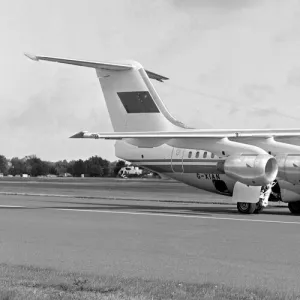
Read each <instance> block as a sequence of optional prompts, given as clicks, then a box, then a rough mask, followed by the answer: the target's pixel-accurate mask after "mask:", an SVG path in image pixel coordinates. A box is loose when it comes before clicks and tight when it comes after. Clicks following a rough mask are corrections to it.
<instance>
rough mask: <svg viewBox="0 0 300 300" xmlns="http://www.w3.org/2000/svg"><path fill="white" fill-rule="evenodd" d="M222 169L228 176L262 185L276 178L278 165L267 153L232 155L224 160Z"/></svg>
mask: <svg viewBox="0 0 300 300" xmlns="http://www.w3.org/2000/svg"><path fill="white" fill-rule="evenodd" d="M223 170H224V173H225V174H226V175H227V176H228V177H230V178H232V179H235V180H237V181H239V182H241V183H244V184H246V185H252V186H259V185H260V186H263V185H267V184H269V183H271V182H273V181H274V180H275V179H276V176H277V173H278V165H277V162H276V159H275V158H274V157H273V156H271V155H269V154H258V155H256V154H255V155H249V154H248V155H232V156H229V157H228V158H227V159H226V160H225V162H224V164H223Z"/></svg>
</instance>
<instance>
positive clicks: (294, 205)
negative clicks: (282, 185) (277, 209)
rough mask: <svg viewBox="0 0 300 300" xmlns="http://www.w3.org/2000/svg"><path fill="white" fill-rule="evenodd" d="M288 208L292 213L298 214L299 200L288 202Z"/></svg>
mask: <svg viewBox="0 0 300 300" xmlns="http://www.w3.org/2000/svg"><path fill="white" fill-rule="evenodd" d="M288 207H289V210H290V212H291V213H292V214H297V215H299V214H300V202H298V201H297V202H290V203H289V204H288Z"/></svg>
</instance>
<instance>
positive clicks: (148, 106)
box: [117, 91, 159, 114]
mask: <svg viewBox="0 0 300 300" xmlns="http://www.w3.org/2000/svg"><path fill="white" fill-rule="evenodd" d="M117 94H118V96H119V98H120V100H121V102H122V104H123V106H124V108H125V109H126V111H127V113H128V114H136V113H159V110H158V108H157V106H156V104H155V102H154V100H153V99H152V97H151V95H150V93H149V92H148V91H141V92H119V93H117Z"/></svg>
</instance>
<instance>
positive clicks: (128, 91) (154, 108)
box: [25, 54, 188, 132]
mask: <svg viewBox="0 0 300 300" xmlns="http://www.w3.org/2000/svg"><path fill="white" fill-rule="evenodd" d="M25 55H26V56H27V57H29V58H30V59H33V60H36V61H39V60H46V61H51V62H58V63H65V64H71V65H77V66H83V67H90V68H94V69H96V73H97V77H98V79H99V82H100V84H101V87H102V91H103V95H104V98H105V102H106V105H107V109H108V112H109V115H110V119H111V122H112V126H113V129H114V131H115V132H147V131H152V132H164V131H182V130H184V129H186V128H188V127H186V126H185V125H184V124H183V123H181V122H179V121H177V120H176V119H175V118H174V117H172V115H171V114H170V113H169V112H168V110H167V108H166V106H165V105H164V103H163V101H162V100H161V99H160V97H159V95H158V93H157V92H156V90H155V88H154V86H153V84H152V82H151V81H150V78H151V79H155V80H158V81H161V82H163V81H164V80H167V79H168V78H166V77H164V76H161V75H158V74H156V73H153V72H150V71H147V70H145V69H144V68H143V67H142V65H141V64H139V63H138V62H135V61H126V62H125V63H103V62H91V61H80V60H71V59H63V58H54V57H45V56H34V55H30V54H25Z"/></svg>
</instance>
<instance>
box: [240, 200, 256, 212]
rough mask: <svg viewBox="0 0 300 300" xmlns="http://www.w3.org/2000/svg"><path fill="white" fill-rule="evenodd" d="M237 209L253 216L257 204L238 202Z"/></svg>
mask: <svg viewBox="0 0 300 300" xmlns="http://www.w3.org/2000/svg"><path fill="white" fill-rule="evenodd" d="M237 209H238V211H239V212H240V213H242V214H253V213H254V211H255V209H256V203H246V202H238V203H237Z"/></svg>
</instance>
